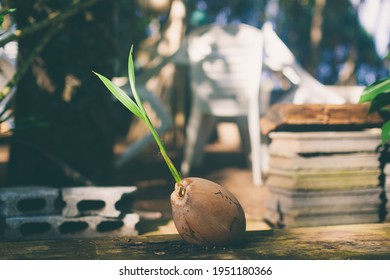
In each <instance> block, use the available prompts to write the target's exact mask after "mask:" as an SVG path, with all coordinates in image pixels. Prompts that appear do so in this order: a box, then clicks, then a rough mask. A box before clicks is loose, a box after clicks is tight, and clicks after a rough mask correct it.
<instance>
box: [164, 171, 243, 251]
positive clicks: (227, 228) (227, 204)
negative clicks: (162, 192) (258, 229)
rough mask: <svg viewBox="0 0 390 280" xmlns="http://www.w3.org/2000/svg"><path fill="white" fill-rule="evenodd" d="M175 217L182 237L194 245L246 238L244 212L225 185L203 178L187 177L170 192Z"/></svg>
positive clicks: (222, 244) (218, 243) (223, 243)
mask: <svg viewBox="0 0 390 280" xmlns="http://www.w3.org/2000/svg"><path fill="white" fill-rule="evenodd" d="M171 206H172V214H173V220H174V222H175V226H176V228H177V230H178V232H179V234H180V235H181V237H182V238H183V239H184V240H185V241H187V242H189V243H191V244H195V245H201V246H225V245H232V244H237V243H242V242H243V241H244V240H245V232H246V220H245V213H244V211H243V209H242V207H241V204H240V203H239V201H238V200H237V198H236V197H235V196H234V195H233V194H232V193H231V192H229V191H228V190H227V189H225V188H224V187H222V186H220V185H218V184H216V183H214V182H211V181H209V180H205V179H201V178H195V177H191V178H186V179H183V180H182V181H181V183H180V184H176V185H175V190H174V191H173V192H172V194H171Z"/></svg>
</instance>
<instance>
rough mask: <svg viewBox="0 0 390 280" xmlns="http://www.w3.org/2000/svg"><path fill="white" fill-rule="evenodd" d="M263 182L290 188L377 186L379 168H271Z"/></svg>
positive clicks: (316, 188) (321, 188)
mask: <svg viewBox="0 0 390 280" xmlns="http://www.w3.org/2000/svg"><path fill="white" fill-rule="evenodd" d="M269 174H270V175H269V177H268V178H267V180H266V182H265V184H266V185H267V186H270V187H278V188H283V189H290V190H347V189H366V188H376V187H378V186H379V184H380V181H379V175H380V170H379V169H358V168H356V169H338V170H319V169H315V170H314V169H313V170H298V171H294V170H282V169H275V168H272V169H270V171H269Z"/></svg>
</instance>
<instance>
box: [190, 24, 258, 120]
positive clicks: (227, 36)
mask: <svg viewBox="0 0 390 280" xmlns="http://www.w3.org/2000/svg"><path fill="white" fill-rule="evenodd" d="M188 57H189V61H190V77H191V90H192V96H193V102H194V103H196V105H197V107H198V109H200V110H202V111H203V112H206V113H210V114H213V115H216V116H238V115H245V114H247V111H248V102H250V101H249V100H251V98H256V97H258V94H259V87H260V79H261V69H262V57H263V36H262V33H261V31H260V30H259V29H257V28H254V27H252V26H249V25H246V24H231V25H225V26H220V25H216V24H213V25H207V26H204V27H201V28H199V29H196V30H194V31H193V32H192V33H191V34H190V35H189V39H188Z"/></svg>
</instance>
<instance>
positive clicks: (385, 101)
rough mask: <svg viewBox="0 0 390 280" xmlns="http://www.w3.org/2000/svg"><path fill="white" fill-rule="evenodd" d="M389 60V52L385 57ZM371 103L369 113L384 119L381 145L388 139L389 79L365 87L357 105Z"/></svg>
mask: <svg viewBox="0 0 390 280" xmlns="http://www.w3.org/2000/svg"><path fill="white" fill-rule="evenodd" d="M385 58H387V59H389V58H390V52H389V53H388V54H387V55H386V56H385ZM363 102H371V105H370V112H379V113H380V114H381V116H382V117H384V119H385V123H384V124H383V126H382V145H384V144H385V143H386V142H387V141H388V140H389V139H390V114H389V112H390V77H387V78H385V79H382V80H379V81H376V82H375V83H373V84H371V85H369V86H367V87H366V88H365V89H364V91H363V95H362V96H361V97H360V100H359V103H363Z"/></svg>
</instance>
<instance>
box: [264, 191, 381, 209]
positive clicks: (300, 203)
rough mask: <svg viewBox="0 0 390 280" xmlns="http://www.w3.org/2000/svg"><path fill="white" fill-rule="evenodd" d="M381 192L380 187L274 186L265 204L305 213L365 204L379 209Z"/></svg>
mask: <svg viewBox="0 0 390 280" xmlns="http://www.w3.org/2000/svg"><path fill="white" fill-rule="evenodd" d="M381 193H382V189H381V188H379V187H377V188H368V189H357V190H340V191H291V190H285V189H281V188H275V187H272V188H269V192H268V193H267V197H266V198H265V205H266V207H267V208H269V209H271V210H275V211H276V210H280V211H282V212H291V211H293V210H299V211H301V212H303V213H310V212H321V211H325V212H329V213H330V212H334V211H340V209H341V210H345V209H351V208H352V209H353V208H362V207H363V206H364V207H374V208H375V209H379V205H380V204H381V203H382V202H381V199H380V194H381Z"/></svg>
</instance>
